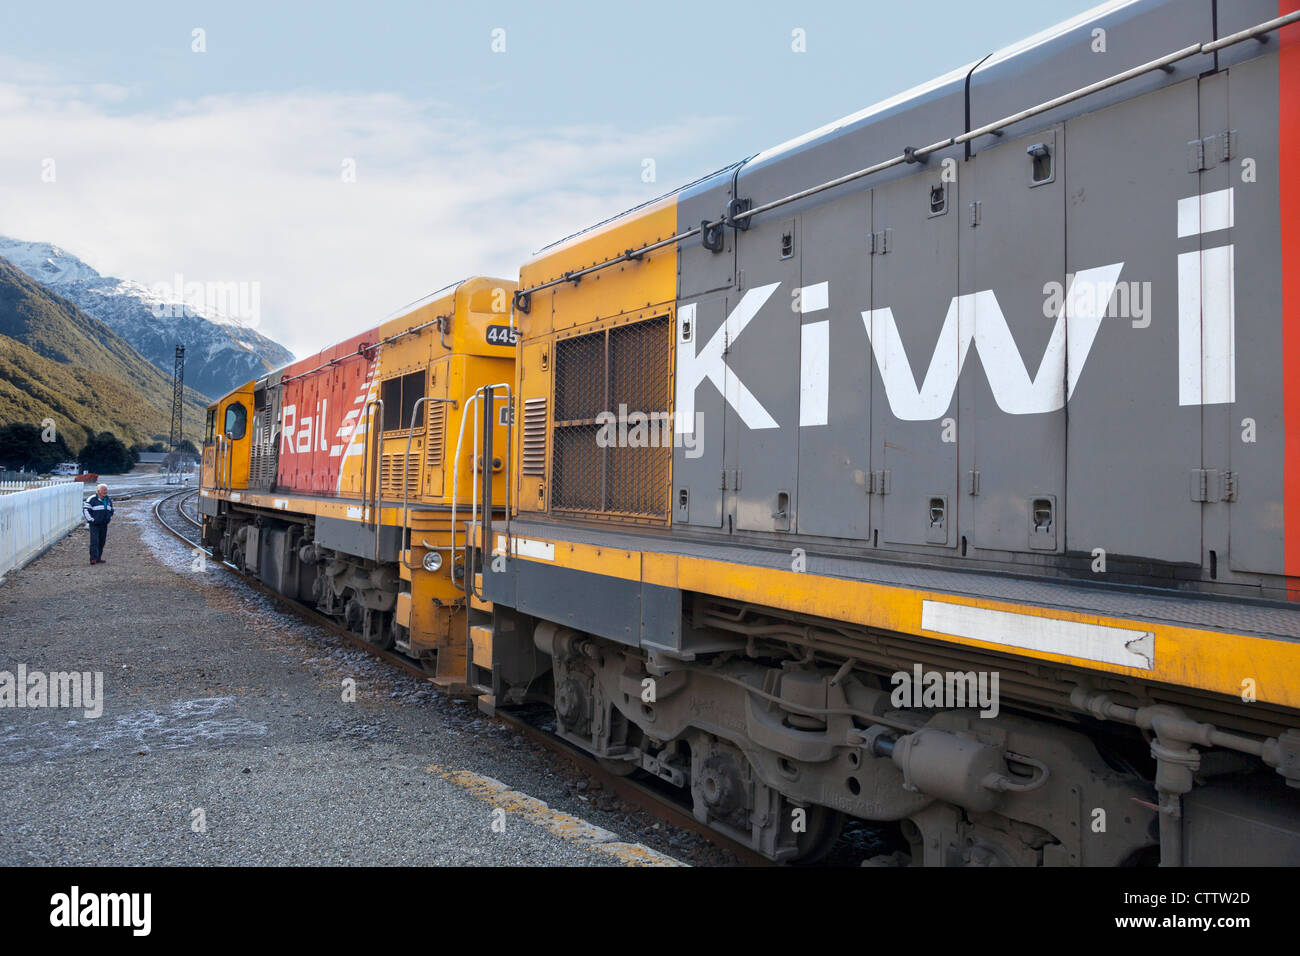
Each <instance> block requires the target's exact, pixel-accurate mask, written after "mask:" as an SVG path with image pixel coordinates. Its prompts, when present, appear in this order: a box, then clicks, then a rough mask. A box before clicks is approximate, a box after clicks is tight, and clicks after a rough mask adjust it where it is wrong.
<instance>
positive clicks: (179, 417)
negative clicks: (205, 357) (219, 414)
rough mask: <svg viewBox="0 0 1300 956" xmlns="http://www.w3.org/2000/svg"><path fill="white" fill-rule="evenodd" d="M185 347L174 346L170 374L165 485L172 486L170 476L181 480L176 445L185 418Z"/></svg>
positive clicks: (179, 438)
mask: <svg viewBox="0 0 1300 956" xmlns="http://www.w3.org/2000/svg"><path fill="white" fill-rule="evenodd" d="M184 399H185V346H183V345H178V346H176V370H175V371H174V372H173V373H172V433H171V454H169V455H168V456H167V484H169V485H170V484H172V475H173V474H175V476H176V481H177V482H179V481H180V480H181V453H180V451H179V450H178V449H177V447H176V446H177V445H179V444H180V443H181V435H182V431H183V426H184V417H185V402H184Z"/></svg>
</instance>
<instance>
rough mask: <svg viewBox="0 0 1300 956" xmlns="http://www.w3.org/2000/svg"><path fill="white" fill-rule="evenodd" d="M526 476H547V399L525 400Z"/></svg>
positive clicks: (524, 466)
mask: <svg viewBox="0 0 1300 956" xmlns="http://www.w3.org/2000/svg"><path fill="white" fill-rule="evenodd" d="M523 471H524V474H525V475H544V474H546V399H544V398H529V399H525V400H524V465H523Z"/></svg>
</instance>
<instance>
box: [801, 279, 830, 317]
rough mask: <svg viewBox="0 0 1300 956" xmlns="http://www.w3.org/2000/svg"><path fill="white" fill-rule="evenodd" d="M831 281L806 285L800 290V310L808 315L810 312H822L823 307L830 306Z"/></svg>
mask: <svg viewBox="0 0 1300 956" xmlns="http://www.w3.org/2000/svg"><path fill="white" fill-rule="evenodd" d="M830 289H831V287H830V283H829V282H818V283H817V284H816V285H806V286H804V287H803V288H801V289H800V290H799V311H800V312H802V313H804V314H805V315H807V314H808V313H809V312H820V311H821V310H822V309H828V308H830V303H831V293H830Z"/></svg>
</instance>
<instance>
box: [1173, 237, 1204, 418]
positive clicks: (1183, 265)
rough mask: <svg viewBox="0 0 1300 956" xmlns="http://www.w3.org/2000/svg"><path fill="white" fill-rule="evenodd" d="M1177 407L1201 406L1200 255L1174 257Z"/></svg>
mask: <svg viewBox="0 0 1300 956" xmlns="http://www.w3.org/2000/svg"><path fill="white" fill-rule="evenodd" d="M1178 404H1179V405H1199V404H1201V254H1200V253H1199V252H1180V253H1179V254H1178Z"/></svg>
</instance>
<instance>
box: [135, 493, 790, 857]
mask: <svg viewBox="0 0 1300 956" xmlns="http://www.w3.org/2000/svg"><path fill="white" fill-rule="evenodd" d="M198 495H199V493H198V491H197V490H195V489H188V488H187V489H185V490H182V491H177V492H173V493H172V494H169V495H164V496H163V497H162V498H160V499H159V500H158V501H157V502H155V504H154V506H153V515H154V519H155V520H156V521H157V523H158V524H159V526H160V527H162V528H163V530H165V531H167V532H168V533H169V534H171V535H172V536H173V537H175V538H177V539H179V540H180V541H182V542H184V543H185V544H187V545H189V546H190V547H192V548H198V549H199V550H201V551H202V552H203V553H204V554H206V555H208V556H209V557H211V555H212V552H211V550H210V549H208V548H205V547H204V546H203V545H202V544H200V542H199V540H198V532H199V529H201V528H202V521H201V520H200V519H199V517H198V514H197V512H196V511H195V510H194V509H193V508H192V507H187V504H188V505H193V504H194V503H195V502H197V500H198ZM214 563H215V564H217V565H218V566H219V567H220V568H221V569H222V570H224V571H228V572H230V573H231V574H233V575H235V576H236V577H238V578H239V580H240V581H242V582H243V583H244V584H247V585H249V586H250V587H252V588H254V589H255V590H257V591H259V592H260V593H262V594H265V595H266V596H267V597H270V598H274V599H275V600H276V601H277V602H278V603H279V604H280V606H281V607H283V608H285V609H286V610H288V611H289V612H290V613H292V614H294V615H295V616H296V617H298V618H300V619H301V620H303V621H305V622H307V623H309V624H314V625H317V626H318V627H322V628H325V629H327V630H329V631H331V632H332V633H334V634H337V635H338V636H339V637H341V638H343V639H344V640H346V641H348V642H349V643H350V644H353V645H355V646H356V647H359V648H361V649H362V650H365V651H367V652H369V653H370V654H373V655H374V656H375V657H379V658H382V659H383V660H384V661H386V662H388V663H389V664H392V665H393V666H394V667H398V668H400V669H402V670H403V671H406V672H407V673H408V674H411V675H412V676H414V677H418V678H419V679H420V680H423V681H429V676H428V675H427V674H426V673H425V672H424V669H423V668H421V667H420V665H419V664H417V663H416V662H415V661H412V660H410V659H409V658H407V657H404V656H402V655H401V654H396V653H394V652H392V651H388V650H384V649H382V648H378V647H375V646H374V645H373V644H370V643H368V642H367V641H365V640H363V639H362V638H360V637H358V636H357V635H356V634H353V633H352V632H351V631H349V630H348V629H347V628H345V627H343V626H342V625H341V624H339V623H338V622H337V621H334V620H332V619H331V618H328V617H326V616H325V615H323V614H320V613H319V612H317V611H314V610H312V609H311V608H309V607H306V606H305V605H302V604H299V603H297V602H295V601H289V600H287V599H285V597H284V596H283V595H281V594H279V593H278V592H276V591H274V590H272V589H271V588H268V587H267V586H266V585H264V584H262V583H261V582H260V581H258V580H256V579H255V578H250V577H248V576H247V575H245V574H243V573H241V572H240V571H239V570H238V569H237V568H236V567H235V566H234V565H232V564H229V563H228V562H225V561H220V562H214ZM430 683H431V681H430ZM534 710H535V708H534ZM485 716H487V717H488V719H495V720H498V721H500V722H501V723H503V724H505V725H506V726H508V727H511V728H513V729H514V730H517V731H519V732H520V733H521V734H523V735H524V736H525V737H526V738H528V739H529V740H530V741H532V742H533V743H536V744H538V745H540V746H543V747H545V748H546V749H547V750H549V751H551V752H552V753H554V754H556V755H557V756H559V757H561V758H563V759H565V760H566V761H567V762H568V763H569V764H570V765H571V766H573V767H574V768H575V769H577V770H578V771H580V772H581V773H583V774H585V775H586V776H588V777H589V778H591V779H592V780H595V781H597V782H598V783H600V784H601V786H602V787H604V788H605V789H606V790H607V791H609V792H611V793H614V794H616V795H617V796H618V797H619V798H620V799H622V800H623V802H624V803H626V804H628V806H630V807H634V808H635V809H637V810H640V811H642V812H645V813H648V814H650V815H652V816H654V817H655V818H657V819H659V820H661V821H662V822H664V823H667V824H670V825H671V826H674V827H676V828H677V829H679V830H686V831H689V832H691V833H694V834H697V835H698V836H700V837H702V838H704V839H705V840H707V841H708V842H710V843H712V844H713V845H714V846H716V847H718V848H719V849H723V850H726V851H727V852H729V853H731V854H732V855H734V856H735V857H736V858H737V859H738V860H740V861H741V862H743V863H746V864H749V865H755V866H771V865H773V864H772V861H771V860H768V859H767V858H766V857H763V856H761V855H759V854H757V853H755V852H754V851H753V850H751V849H749V848H748V847H746V846H744V845H742V844H740V843H737V842H736V841H734V840H730V839H728V838H727V837H725V836H723V835H722V834H720V833H718V832H717V831H715V830H713V829H711V828H710V827H708V826H705V825H704V824H701V823H700V822H699V821H697V820H696V819H695V817H694V816H693V815H692V813H691V810H690V808H689V807H688V806H684V805H683V804H681V803H680V802H677V801H675V800H673V799H671V798H670V796H669V795H668V794H666V793H664V792H662V791H660V790H659V789H658V788H657V787H656V786H654V785H653V784H648V783H646V782H644V781H642V780H639V779H635V778H633V777H622V776H617V775H615V774H612V773H609V772H608V771H606V770H605V769H604V768H603V767H601V766H600V764H599V763H597V762H596V761H595V760H593V759H592V758H591V757H589V756H587V755H586V754H584V753H583V752H582V751H580V750H578V749H576V748H575V747H573V746H572V745H571V744H569V743H568V742H566V741H564V740H561V739H560V738H559V737H556V736H555V735H554V734H551V733H548V732H547V731H546V730H545V729H544V727H543V726H542V724H543V722H544V719H543V718H539V716H538V715H537V714H536V713H531V712H529V711H528V710H527V709H523V710H520V711H519V712H513V711H510V710H506V709H504V708H497V710H496V712H495V714H493V715H490V716H489V715H485Z"/></svg>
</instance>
